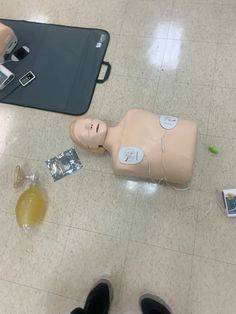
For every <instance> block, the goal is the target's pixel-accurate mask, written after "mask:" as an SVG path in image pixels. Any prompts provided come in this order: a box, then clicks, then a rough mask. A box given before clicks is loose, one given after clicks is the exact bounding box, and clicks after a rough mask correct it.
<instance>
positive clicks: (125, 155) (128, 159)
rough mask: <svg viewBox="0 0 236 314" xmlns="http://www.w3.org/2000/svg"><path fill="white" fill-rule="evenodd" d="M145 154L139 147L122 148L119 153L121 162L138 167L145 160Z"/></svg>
mask: <svg viewBox="0 0 236 314" xmlns="http://www.w3.org/2000/svg"><path fill="white" fill-rule="evenodd" d="M143 157H144V153H143V150H142V149H141V148H138V147H132V146H130V147H122V148H121V149H120V151H119V161H120V162H121V163H122V164H127V165H136V164H138V163H140V162H141V161H142V160H143Z"/></svg>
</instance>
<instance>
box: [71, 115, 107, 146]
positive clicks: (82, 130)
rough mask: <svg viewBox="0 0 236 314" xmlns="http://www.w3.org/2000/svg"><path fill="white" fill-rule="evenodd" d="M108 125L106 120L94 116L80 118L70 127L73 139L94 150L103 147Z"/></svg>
mask: <svg viewBox="0 0 236 314" xmlns="http://www.w3.org/2000/svg"><path fill="white" fill-rule="evenodd" d="M107 131H108V127H107V125H106V123H105V122H103V121H101V120H98V119H92V118H79V119H77V120H75V121H74V122H73V123H72V124H71V127H70V136H71V138H72V140H73V141H74V142H75V143H76V144H77V145H80V146H83V147H85V148H87V149H89V150H92V151H99V149H100V148H103V145H104V143H105V139H106V135H107Z"/></svg>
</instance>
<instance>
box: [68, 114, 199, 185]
mask: <svg viewBox="0 0 236 314" xmlns="http://www.w3.org/2000/svg"><path fill="white" fill-rule="evenodd" d="M78 121H79V120H78ZM75 130H76V128H74V131H73V130H72V132H71V137H72V139H73V140H74V141H75V142H77V143H78V142H79V141H78V137H79V134H78V133H77V134H76V131H75ZM196 135H197V127H196V124H195V123H194V122H192V121H186V120H178V122H177V124H176V126H175V127H174V128H172V129H170V130H168V129H165V128H163V127H162V126H161V124H160V116H159V115H156V114H153V113H150V112H148V111H144V110H139V109H131V110H129V111H128V112H127V114H126V115H125V116H124V118H123V119H122V120H121V122H120V123H119V124H118V125H117V126H115V127H112V128H108V130H107V133H106V136H105V140H104V142H103V143H102V146H103V147H104V148H105V149H106V150H107V151H109V152H110V154H111V157H112V167H113V170H114V172H115V173H116V174H119V175H128V176H130V177H132V176H134V177H139V178H143V179H149V180H155V181H158V180H161V179H164V180H167V181H169V182H172V183H176V184H181V185H182V184H186V183H187V182H188V181H189V180H190V179H191V176H192V168H193V161H194V156H195V147H196ZM84 144H85V143H83V145H84ZM126 147H134V148H135V147H136V148H140V149H141V150H142V151H143V158H142V160H141V162H139V163H137V164H127V163H123V162H121V161H120V158H119V152H120V150H121V149H122V148H126Z"/></svg>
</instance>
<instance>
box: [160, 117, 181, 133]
mask: <svg viewBox="0 0 236 314" xmlns="http://www.w3.org/2000/svg"><path fill="white" fill-rule="evenodd" d="M177 122H178V118H176V117H172V116H160V125H161V126H162V127H163V128H164V129H167V130H170V129H174V128H175V127H176V125H177Z"/></svg>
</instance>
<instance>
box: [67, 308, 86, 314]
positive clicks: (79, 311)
mask: <svg viewBox="0 0 236 314" xmlns="http://www.w3.org/2000/svg"><path fill="white" fill-rule="evenodd" d="M70 314H85V313H84V310H83V309H81V308H80V307H77V308H76V309H74V310H73V311H72V312H71V313H70Z"/></svg>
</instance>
